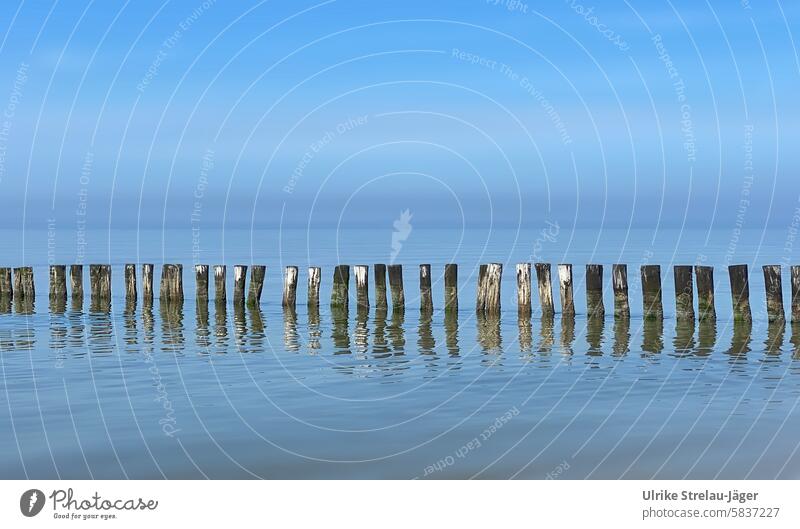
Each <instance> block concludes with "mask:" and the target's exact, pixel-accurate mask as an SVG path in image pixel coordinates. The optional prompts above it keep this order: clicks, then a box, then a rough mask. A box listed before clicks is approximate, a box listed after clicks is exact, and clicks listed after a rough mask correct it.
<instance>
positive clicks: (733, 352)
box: [727, 320, 753, 362]
mask: <svg viewBox="0 0 800 529" xmlns="http://www.w3.org/2000/svg"><path fill="white" fill-rule="evenodd" d="M752 334H753V323H752V322H751V321H749V320H734V321H733V335H732V336H731V346H730V348H729V349H728V351H727V354H728V355H730V357H731V358H730V359H731V362H747V356H746V355H747V353H749V352H750V351H751V349H750V342H751V340H752Z"/></svg>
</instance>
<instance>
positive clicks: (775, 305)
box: [763, 265, 786, 322]
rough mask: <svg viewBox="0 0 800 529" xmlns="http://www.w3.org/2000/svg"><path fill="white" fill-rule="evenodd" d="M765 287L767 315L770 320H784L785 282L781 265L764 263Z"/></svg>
mask: <svg viewBox="0 0 800 529" xmlns="http://www.w3.org/2000/svg"><path fill="white" fill-rule="evenodd" d="M763 270H764V287H765V290H766V293H767V317H768V319H769V321H771V322H775V321H778V322H780V321H784V320H785V319H786V315H785V314H784V312H783V283H782V281H781V265H764V267H763Z"/></svg>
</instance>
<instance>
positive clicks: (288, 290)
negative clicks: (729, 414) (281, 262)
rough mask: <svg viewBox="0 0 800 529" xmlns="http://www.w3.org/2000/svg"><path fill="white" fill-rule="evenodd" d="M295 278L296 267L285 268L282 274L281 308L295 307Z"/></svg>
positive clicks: (296, 273)
mask: <svg viewBox="0 0 800 529" xmlns="http://www.w3.org/2000/svg"><path fill="white" fill-rule="evenodd" d="M297 276H298V271H297V267H296V266H287V267H286V268H285V270H284V272H283V299H282V301H281V306H282V307H285V308H287V309H292V310H294V308H295V307H296V306H297Z"/></svg>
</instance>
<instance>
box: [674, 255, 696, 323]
mask: <svg viewBox="0 0 800 529" xmlns="http://www.w3.org/2000/svg"><path fill="white" fill-rule="evenodd" d="M672 271H673V274H674V277H675V317H676V318H677V319H679V320H694V284H693V281H692V267H691V266H687V265H675V266H673V267H672Z"/></svg>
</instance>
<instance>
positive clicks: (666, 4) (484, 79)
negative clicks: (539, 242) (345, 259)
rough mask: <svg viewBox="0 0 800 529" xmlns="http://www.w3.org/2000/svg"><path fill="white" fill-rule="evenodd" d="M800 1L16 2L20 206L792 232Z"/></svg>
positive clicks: (71, 216)
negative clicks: (407, 216) (403, 216)
mask: <svg viewBox="0 0 800 529" xmlns="http://www.w3.org/2000/svg"><path fill="white" fill-rule="evenodd" d="M799 11H800V6H798V5H797V3H794V2H775V1H764V2H756V1H752V0H751V1H749V2H748V1H741V2H736V1H730V0H728V1H708V2H706V1H659V0H648V1H644V0H638V1H633V0H630V1H600V0H596V1H591V0H586V1H585V2H577V1H572V0H569V1H556V0H553V1H547V2H534V1H532V0H531V1H527V2H523V1H519V0H458V1H437V2H431V1H416V0H402V1H369V2H367V1H359V0H327V1H306V0H291V1H290V0H268V1H254V0H246V1H241V2H222V1H214V0H206V1H205V2H203V1H199V0H197V1H196V0H188V1H163V0H160V1H148V0H140V1H114V0H104V1H89V2H85V1H84V2H81V1H77V0H76V1H28V0H25V1H22V2H17V1H13V0H9V1H6V2H3V4H2V7H1V8H0V35H2V36H1V37H0V39H2V40H0V107H2V110H0V112H2V118H1V119H0V222H2V225H3V227H5V228H10V229H21V228H23V227H25V228H47V227H48V226H65V227H68V228H71V227H73V226H78V227H80V226H86V227H89V228H111V229H114V228H129V227H137V226H138V227H148V228H153V227H169V228H173V227H174V228H189V227H193V226H204V227H234V226H236V227H249V226H257V227H266V228H273V227H275V228H277V227H304V228H305V227H317V226H319V227H323V226H327V227H330V226H338V227H340V228H347V227H362V226H390V225H391V224H392V222H393V221H394V220H395V219H397V218H398V216H399V215H400V212H403V211H406V210H408V211H409V214H411V215H413V219H414V223H415V224H414V225H415V228H417V229H419V228H423V229H424V228H427V227H448V226H453V227H458V226H462V225H467V226H487V225H492V226H519V225H524V226H534V227H536V226H543V225H546V223H547V222H558V223H560V224H561V225H562V226H570V225H571V226H579V227H623V228H624V227H682V226H683V227H698V228H703V229H708V228H721V229H731V228H737V227H741V228H743V229H746V228H759V227H763V226H766V225H769V226H775V227H778V228H786V227H787V226H792V225H796V222H795V220H796V219H797V218H798V217H797V216H798V211H799V210H798V207H800V180H798V169H799V168H800V163H799V162H800V159H799V156H800V153H799V152H798V148H797V145H798V139H799V138H798V132H797V125H798V115H799V114H800V110H799V108H800V107H798V105H797V102H796V94H797V93H798V87H799V86H800V83H799V81H800V59H798V52H797V49H796V46H795V36H796V35H798V34H799V33H798V31H800V24H798V22H799V20H798V12H799ZM793 219H794V220H793ZM793 223H794V224H793Z"/></svg>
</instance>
